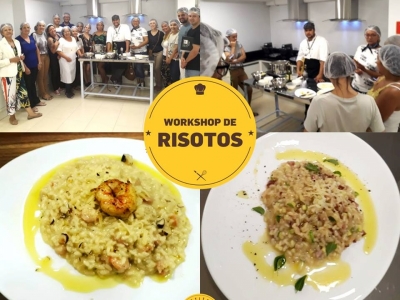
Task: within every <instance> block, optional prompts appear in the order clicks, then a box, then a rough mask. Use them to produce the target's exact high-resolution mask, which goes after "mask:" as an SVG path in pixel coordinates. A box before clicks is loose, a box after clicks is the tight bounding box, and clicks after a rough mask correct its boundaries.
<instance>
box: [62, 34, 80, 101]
mask: <svg viewBox="0 0 400 300" xmlns="http://www.w3.org/2000/svg"><path fill="white" fill-rule="evenodd" d="M62 35H63V37H62V38H61V39H60V44H59V45H58V48H57V53H58V56H60V59H59V63H60V71H61V81H62V82H64V83H65V95H66V96H67V97H68V98H72V97H73V96H74V93H73V92H72V83H73V82H74V80H75V75H76V56H77V55H79V56H80V55H81V52H80V48H79V46H78V44H77V42H76V39H75V38H74V37H73V36H72V31H71V29H70V28H69V27H64V28H63V30H62Z"/></svg>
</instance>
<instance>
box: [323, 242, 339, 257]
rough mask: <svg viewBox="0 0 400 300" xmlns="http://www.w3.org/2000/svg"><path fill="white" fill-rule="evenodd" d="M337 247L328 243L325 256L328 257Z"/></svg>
mask: <svg viewBox="0 0 400 300" xmlns="http://www.w3.org/2000/svg"><path fill="white" fill-rule="evenodd" d="M336 247H337V245H336V244H335V243H328V244H327V245H326V247H325V250H326V256H328V255H329V254H330V253H332V252H333V251H335V249H336Z"/></svg>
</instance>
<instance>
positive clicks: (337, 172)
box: [333, 171, 342, 177]
mask: <svg viewBox="0 0 400 300" xmlns="http://www.w3.org/2000/svg"><path fill="white" fill-rule="evenodd" d="M333 174H337V175H339V177H342V173H340V172H339V171H335V172H333Z"/></svg>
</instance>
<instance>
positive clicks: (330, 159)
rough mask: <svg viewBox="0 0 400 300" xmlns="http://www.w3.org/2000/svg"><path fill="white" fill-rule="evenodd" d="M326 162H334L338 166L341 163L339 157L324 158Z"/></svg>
mask: <svg viewBox="0 0 400 300" xmlns="http://www.w3.org/2000/svg"><path fill="white" fill-rule="evenodd" d="M324 162H328V163H331V164H334V165H335V166H337V165H338V164H339V161H338V160H337V159H334V158H329V159H324Z"/></svg>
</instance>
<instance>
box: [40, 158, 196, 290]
mask: <svg viewBox="0 0 400 300" xmlns="http://www.w3.org/2000/svg"><path fill="white" fill-rule="evenodd" d="M40 197H41V199H40V210H41V220H40V231H41V234H42V236H43V239H44V241H45V242H46V243H47V244H49V245H50V246H51V247H52V248H53V249H54V250H55V252H56V253H57V254H58V255H60V256H62V257H64V258H65V259H66V260H67V261H68V262H69V263H70V264H71V265H72V266H73V267H74V268H75V269H76V270H78V271H79V272H81V273H83V274H85V275H97V276H100V277H103V278H104V277H108V276H110V275H118V276H121V277H123V278H124V279H126V280H128V281H129V282H130V283H132V284H140V282H141V281H142V279H143V278H144V276H147V275H160V276H168V275H170V274H171V273H172V272H173V271H174V269H175V268H176V267H177V266H178V265H179V264H180V263H181V262H182V261H184V260H185V248H186V246H187V243H188V238H189V233H190V231H191V225H190V222H189V220H188V218H187V217H186V214H185V207H184V205H183V202H182V200H181V199H180V197H179V195H177V194H176V193H174V191H173V190H171V189H170V187H168V185H167V184H163V183H161V182H160V181H159V180H157V179H156V178H154V177H153V175H151V174H150V173H148V172H146V171H144V170H143V169H141V168H139V167H137V166H136V165H135V162H134V161H133V159H132V158H131V157H130V156H129V155H124V156H123V157H122V159H121V160H118V159H115V158H113V157H110V156H103V155H100V156H92V157H84V158H80V159H77V160H74V161H71V162H69V163H67V164H66V165H65V166H63V167H62V169H61V170H59V171H58V172H57V173H56V174H55V175H54V176H53V177H52V178H51V179H50V181H49V182H48V183H47V184H46V186H45V187H44V188H43V189H42V191H41V196H40Z"/></svg>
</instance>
